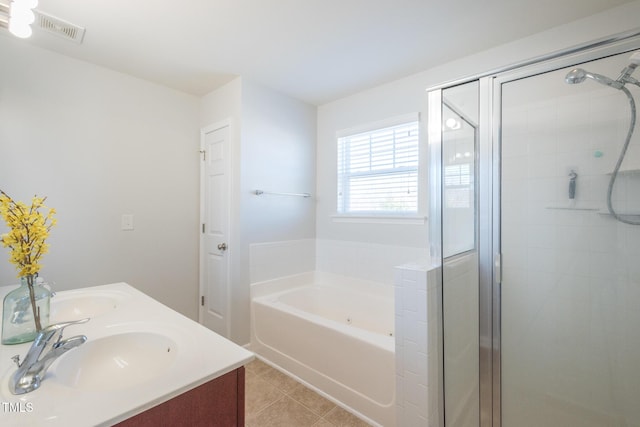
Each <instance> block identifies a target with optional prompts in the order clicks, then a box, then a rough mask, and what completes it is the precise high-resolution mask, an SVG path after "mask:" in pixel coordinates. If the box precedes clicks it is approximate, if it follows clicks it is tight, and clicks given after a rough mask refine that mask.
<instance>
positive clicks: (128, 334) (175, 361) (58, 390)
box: [0, 283, 254, 427]
mask: <svg viewBox="0 0 640 427" xmlns="http://www.w3.org/2000/svg"><path fill="white" fill-rule="evenodd" d="M13 289H15V286H5V287H0V299H3V298H4V296H5V295H6V294H7V293H8V292H10V291H11V290H13ZM0 309H1V305H0ZM86 317H89V318H91V320H90V321H89V322H87V323H83V324H78V325H71V326H68V327H67V328H66V329H65V330H64V339H67V338H70V337H72V336H75V335H86V337H87V342H85V343H84V344H82V345H81V346H79V347H78V348H74V349H72V350H69V351H68V352H67V353H65V354H63V355H62V356H60V358H59V359H58V360H56V361H55V362H54V363H53V364H52V365H51V367H50V368H49V370H48V371H47V374H46V376H45V379H44V381H43V382H42V384H41V386H40V388H39V389H37V390H35V391H33V392H31V393H27V394H24V395H20V396H16V395H13V394H11V393H10V392H9V380H10V378H11V375H12V374H13V373H14V372H15V371H16V369H17V366H16V365H15V363H14V362H13V361H12V360H11V358H12V357H13V356H15V355H20V359H21V360H24V357H25V355H26V354H27V352H28V351H29V348H30V347H31V343H25V344H18V345H0V425H2V426H3V427H5V426H6V427H9V426H11V427H13V426H25V427H27V426H28V427H35V426H65V427H73V426H83V427H84V426H88V425H92V426H93V425H95V426H103V425H104V426H108V425H112V424H115V423H118V422H120V421H123V420H125V419H127V418H129V417H132V416H134V415H136V414H139V413H141V412H144V411H145V410H147V409H150V408H152V407H154V406H156V405H158V404H160V403H162V402H165V401H167V400H170V399H171V398H173V397H176V396H178V395H180V394H182V393H184V392H186V391H188V390H191V389H193V388H195V387H197V386H199V385H201V384H204V383H206V382H208V381H210V380H213V379H215V378H217V377H219V376H221V375H224V374H226V373H228V372H231V371H233V370H234V369H237V368H239V367H241V366H243V365H245V364H247V363H248V362H250V361H251V360H252V359H253V357H254V356H253V353H251V352H250V351H248V350H246V349H244V348H243V347H240V346H238V345H236V344H234V343H233V342H231V341H229V340H228V339H226V338H224V337H222V336H220V335H218V334H216V333H215V332H213V331H211V330H209V329H207V328H205V327H204V326H202V325H200V324H199V323H197V322H194V321H193V320H191V319H189V318H187V317H185V316H183V315H182V314H180V313H178V312H176V311H174V310H172V309H170V308H168V307H166V306H165V305H163V304H161V303H159V302H157V301H156V300H154V299H152V298H151V297H149V296H147V295H145V294H144V293H142V292H140V291H138V290H136V289H135V288H133V287H132V286H130V285H128V284H126V283H114V284H110V285H104V286H94V287H89V288H82V289H77V290H70V291H61V292H58V293H57V294H56V295H55V296H54V297H53V298H52V299H51V315H50V319H51V320H50V324H53V323H60V322H67V321H73V320H80V319H83V318H86Z"/></svg>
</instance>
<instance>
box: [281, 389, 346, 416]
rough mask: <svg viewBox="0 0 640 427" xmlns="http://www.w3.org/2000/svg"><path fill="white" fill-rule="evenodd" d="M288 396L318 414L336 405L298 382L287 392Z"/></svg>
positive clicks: (323, 413)
mask: <svg viewBox="0 0 640 427" xmlns="http://www.w3.org/2000/svg"><path fill="white" fill-rule="evenodd" d="M289 397H291V398H292V399H293V400H295V401H296V402H300V403H301V404H302V405H304V406H306V407H307V408H309V409H310V410H311V411H312V412H313V413H315V414H318V415H320V416H323V415H325V414H326V413H327V412H329V411H330V410H332V409H333V408H335V407H336V405H335V403H333V402H331V401H329V400H327V399H325V398H324V397H322V396H320V395H319V394H318V393H316V392H315V391H313V390H311V389H309V388H307V387H305V386H304V385H302V384H299V383H298V384H297V385H296V387H295V388H294V389H293V390H292V391H291V392H290V393H289Z"/></svg>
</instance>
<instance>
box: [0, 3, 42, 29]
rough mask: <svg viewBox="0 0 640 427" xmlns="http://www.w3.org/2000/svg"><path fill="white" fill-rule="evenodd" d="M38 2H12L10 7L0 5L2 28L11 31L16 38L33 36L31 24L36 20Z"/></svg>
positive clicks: (0, 24)
mask: <svg viewBox="0 0 640 427" xmlns="http://www.w3.org/2000/svg"><path fill="white" fill-rule="evenodd" d="M37 6H38V0H12V1H11V2H10V3H9V4H8V5H6V4H3V3H0V27H4V28H7V29H9V32H10V33H11V34H13V35H14V36H16V37H20V38H27V37H30V36H31V34H32V32H33V31H32V30H31V24H33V21H34V20H35V15H34V14H33V9H35V8H36V7H37Z"/></svg>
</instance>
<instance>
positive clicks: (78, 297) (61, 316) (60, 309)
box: [50, 291, 124, 324]
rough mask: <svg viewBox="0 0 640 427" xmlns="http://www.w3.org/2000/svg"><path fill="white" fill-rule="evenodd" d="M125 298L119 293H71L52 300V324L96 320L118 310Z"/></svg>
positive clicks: (57, 296)
mask: <svg viewBox="0 0 640 427" xmlns="http://www.w3.org/2000/svg"><path fill="white" fill-rule="evenodd" d="M123 299H124V296H123V295H122V294H120V293H118V292H93V293H87V292H84V291H71V292H68V293H66V294H64V295H60V294H58V295H56V296H54V297H53V298H52V299H51V311H50V312H51V314H50V316H51V321H50V323H52V324H53V323H57V322H68V321H72V320H80V319H84V318H86V317H90V318H94V317H97V316H100V315H102V314H105V313H108V312H111V311H113V310H115V309H116V308H118V306H119V305H120V303H121V302H122V300H123Z"/></svg>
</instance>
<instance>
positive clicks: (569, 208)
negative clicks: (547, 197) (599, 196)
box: [547, 206, 601, 212]
mask: <svg viewBox="0 0 640 427" xmlns="http://www.w3.org/2000/svg"><path fill="white" fill-rule="evenodd" d="M547 209H555V210H561V211H592V212H595V211H599V210H600V209H601V208H594V207H593V206H547Z"/></svg>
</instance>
